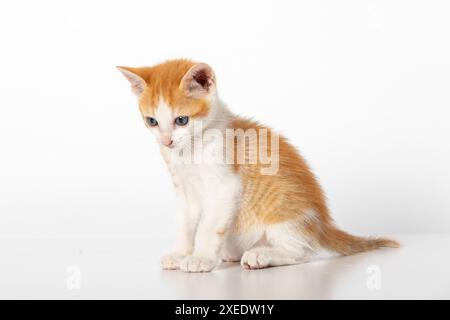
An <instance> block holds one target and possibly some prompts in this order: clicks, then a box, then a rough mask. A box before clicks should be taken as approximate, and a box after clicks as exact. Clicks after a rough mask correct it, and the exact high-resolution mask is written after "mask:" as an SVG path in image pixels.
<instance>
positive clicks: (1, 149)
mask: <svg viewBox="0 0 450 320" xmlns="http://www.w3.org/2000/svg"><path fill="white" fill-rule="evenodd" d="M449 31H450V2H448V1H445V0H442V1H425V0H423V1H411V0H405V1H360V0H355V1H303V2H301V1H280V0H276V1H262V0H258V1H221V2H219V1H206V0H205V1H195V0H190V1H166V0H164V1H148V0H146V1H131V0H128V1H80V0H77V1H31V0H30V1H7V2H6V1H2V2H1V3H0V45H1V50H0V58H1V59H0V63H1V68H0V237H119V238H120V237H147V236H161V237H166V236H169V235H170V234H171V233H172V232H173V227H172V226H173V222H174V219H175V213H174V209H175V204H174V199H175V196H174V194H173V190H172V184H171V182H170V180H169V176H168V174H167V172H166V169H165V167H164V164H163V161H162V160H161V158H160V155H159V152H158V149H157V146H156V143H155V142H154V141H153V138H152V137H151V135H150V133H149V132H147V130H146V129H145V128H144V125H143V124H142V122H141V119H140V115H139V113H138V109H137V106H136V102H135V99H134V97H133V96H132V95H131V93H130V91H129V86H128V83H127V82H126V80H125V79H124V78H123V76H122V75H121V74H120V73H119V72H118V71H117V70H116V69H115V68H114V66H116V65H134V66H139V65H151V64H154V63H157V62H160V61H163V60H165V59H169V58H177V57H187V58H192V59H195V60H198V61H204V62H207V63H209V64H210V65H212V66H213V68H215V70H216V73H217V78H218V86H219V90H220V93H221V96H222V98H223V100H224V101H225V102H227V103H228V104H229V106H230V108H231V109H232V110H233V111H235V112H237V113H241V114H244V115H251V116H254V117H255V118H256V119H259V120H261V121H263V122H264V123H266V124H269V125H271V126H273V127H274V128H276V129H278V130H280V131H281V132H283V133H284V134H285V135H286V136H287V137H289V138H290V140H291V141H292V142H293V143H294V144H295V145H297V146H298V147H299V148H300V150H301V151H302V154H303V155H304V156H305V157H306V159H307V160H308V162H309V163H310V164H311V166H312V168H313V169H314V171H315V173H316V174H317V175H318V177H319V179H320V181H321V183H322V185H323V187H324V189H325V190H326V192H327V195H328V199H329V204H330V207H331V209H332V211H333V214H334V217H335V219H336V220H337V222H338V224H339V225H340V226H342V227H343V228H346V229H347V230H349V231H352V232H354V233H357V234H387V233H409V232H420V233H422V232H450V187H449V181H450V179H449V178H450V167H449V163H450V146H449V137H450V129H449V125H448V122H449V116H450V111H449V108H450V91H449V88H450V63H449V61H450V59H449V57H450V42H449Z"/></svg>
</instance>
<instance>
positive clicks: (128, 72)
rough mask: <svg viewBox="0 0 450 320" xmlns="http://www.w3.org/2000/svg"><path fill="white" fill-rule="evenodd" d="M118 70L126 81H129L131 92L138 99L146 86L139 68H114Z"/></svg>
mask: <svg viewBox="0 0 450 320" xmlns="http://www.w3.org/2000/svg"><path fill="white" fill-rule="evenodd" d="M116 68H117V69H119V71H120V72H122V74H123V75H124V76H125V78H127V80H128V81H130V84H131V91H132V92H133V93H134V94H135V95H136V96H137V97H139V96H140V95H141V94H142V92H144V89H145V87H146V86H147V84H146V83H145V80H144V79H143V78H142V76H141V75H140V69H139V68H131V67H116Z"/></svg>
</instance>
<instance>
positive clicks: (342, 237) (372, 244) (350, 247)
mask: <svg viewBox="0 0 450 320" xmlns="http://www.w3.org/2000/svg"><path fill="white" fill-rule="evenodd" d="M323 231H325V232H323V233H322V238H321V241H320V242H321V244H322V246H323V247H325V248H326V249H329V250H332V251H336V252H338V253H340V254H342V255H344V256H348V255H351V254H355V253H359V252H365V251H370V250H375V249H379V248H398V247H400V244H399V243H398V242H397V241H395V240H391V239H385V238H376V237H367V238H366V237H357V236H353V235H351V234H348V233H347V232H345V231H342V230H339V229H338V228H336V227H334V226H330V227H328V228H326V230H323Z"/></svg>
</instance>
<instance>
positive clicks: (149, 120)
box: [145, 117, 158, 127]
mask: <svg viewBox="0 0 450 320" xmlns="http://www.w3.org/2000/svg"><path fill="white" fill-rule="evenodd" d="M145 121H147V124H148V125H149V126H150V127H155V126H157V125H158V121H156V119H155V118H152V117H147V118H145Z"/></svg>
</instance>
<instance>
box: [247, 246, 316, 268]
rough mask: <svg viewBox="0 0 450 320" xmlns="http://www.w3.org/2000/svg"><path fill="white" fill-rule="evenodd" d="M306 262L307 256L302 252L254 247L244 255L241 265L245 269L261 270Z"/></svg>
mask: <svg viewBox="0 0 450 320" xmlns="http://www.w3.org/2000/svg"><path fill="white" fill-rule="evenodd" d="M307 261H308V256H307V255H305V254H304V253H303V252H295V251H289V250H286V249H284V248H273V247H255V248H252V249H250V250H248V251H246V252H245V253H244V255H243V256H242V259H241V265H242V267H243V268H245V269H262V268H267V267H277V266H285V265H291V264H299V263H303V262H307Z"/></svg>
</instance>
